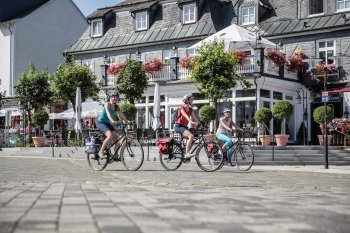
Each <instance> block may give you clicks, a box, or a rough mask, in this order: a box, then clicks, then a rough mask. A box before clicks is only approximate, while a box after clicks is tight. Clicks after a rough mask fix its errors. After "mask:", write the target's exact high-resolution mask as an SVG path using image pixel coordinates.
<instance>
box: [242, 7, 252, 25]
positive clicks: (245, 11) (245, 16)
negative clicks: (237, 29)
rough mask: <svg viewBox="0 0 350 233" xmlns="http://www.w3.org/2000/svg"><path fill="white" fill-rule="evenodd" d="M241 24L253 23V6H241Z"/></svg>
mask: <svg viewBox="0 0 350 233" xmlns="http://www.w3.org/2000/svg"><path fill="white" fill-rule="evenodd" d="M241 20H242V25H247V24H255V7H254V6H250V7H243V8H242V19H241Z"/></svg>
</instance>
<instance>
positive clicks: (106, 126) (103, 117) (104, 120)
mask: <svg viewBox="0 0 350 233" xmlns="http://www.w3.org/2000/svg"><path fill="white" fill-rule="evenodd" d="M118 102H119V94H118V93H117V92H114V93H112V94H111V97H110V99H109V101H106V103H105V104H104V106H103V108H102V112H101V114H100V116H99V117H98V119H97V123H96V126H97V128H98V129H99V130H100V131H101V132H102V133H103V134H104V135H106V139H105V140H104V141H103V143H102V147H101V150H100V151H99V153H98V155H99V157H100V159H105V158H106V155H105V153H104V151H105V149H106V147H107V145H108V143H109V142H111V141H116V140H118V134H117V132H116V130H115V129H114V127H113V126H112V124H115V123H117V121H116V113H117V112H118V114H119V116H120V117H121V118H122V119H123V120H124V121H125V123H126V124H130V121H129V120H128V119H126V117H125V115H124V114H123V112H122V111H120V108H119V106H118ZM119 146H120V142H117V143H116V144H115V146H114V149H115V150H117V149H118V148H119Z"/></svg>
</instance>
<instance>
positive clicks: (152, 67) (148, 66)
mask: <svg viewBox="0 0 350 233" xmlns="http://www.w3.org/2000/svg"><path fill="white" fill-rule="evenodd" d="M162 67H163V64H162V62H161V61H160V60H159V59H158V58H152V59H149V60H148V61H147V63H145V64H144V65H143V69H144V70H145V72H146V73H149V74H152V73H154V72H157V71H160V70H161V69H162Z"/></svg>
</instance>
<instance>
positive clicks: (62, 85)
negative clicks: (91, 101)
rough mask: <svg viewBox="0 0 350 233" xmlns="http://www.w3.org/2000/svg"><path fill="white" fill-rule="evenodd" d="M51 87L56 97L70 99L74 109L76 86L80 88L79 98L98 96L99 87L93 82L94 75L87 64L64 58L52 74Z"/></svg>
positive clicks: (94, 79)
mask: <svg viewBox="0 0 350 233" xmlns="http://www.w3.org/2000/svg"><path fill="white" fill-rule="evenodd" d="M50 81H51V88H52V91H53V93H54V97H55V98H56V99H60V100H63V101H70V102H71V103H72V105H73V109H75V95H76V89H77V87H80V89H81V99H82V101H83V102H84V101H86V99H88V98H95V99H96V98H98V96H97V94H98V92H99V91H100V87H99V85H98V84H96V83H95V81H96V76H95V75H94V74H93V73H92V71H91V70H90V69H89V67H87V66H81V65H79V64H77V63H76V62H75V61H74V60H70V59H66V60H65V62H64V63H63V64H60V65H58V67H57V69H56V71H55V72H54V74H53V75H52V77H51V79H50Z"/></svg>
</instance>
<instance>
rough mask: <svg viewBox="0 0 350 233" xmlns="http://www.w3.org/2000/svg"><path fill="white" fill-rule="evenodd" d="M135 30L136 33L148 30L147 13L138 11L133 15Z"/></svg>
mask: <svg viewBox="0 0 350 233" xmlns="http://www.w3.org/2000/svg"><path fill="white" fill-rule="evenodd" d="M139 23H140V24H139ZM135 29H136V31H143V30H147V29H148V12H147V11H140V12H137V13H136V14H135Z"/></svg>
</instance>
